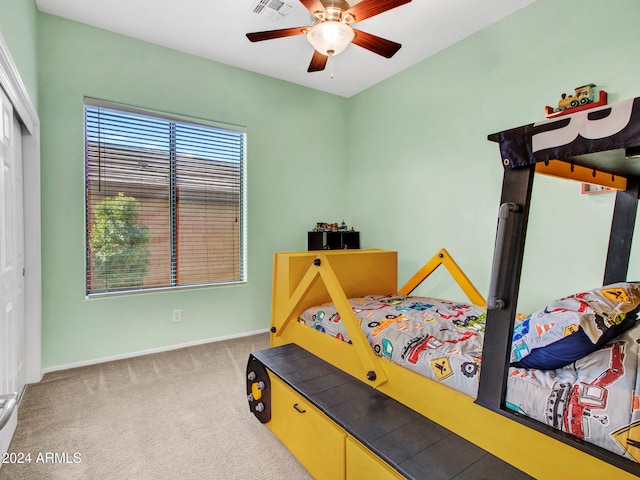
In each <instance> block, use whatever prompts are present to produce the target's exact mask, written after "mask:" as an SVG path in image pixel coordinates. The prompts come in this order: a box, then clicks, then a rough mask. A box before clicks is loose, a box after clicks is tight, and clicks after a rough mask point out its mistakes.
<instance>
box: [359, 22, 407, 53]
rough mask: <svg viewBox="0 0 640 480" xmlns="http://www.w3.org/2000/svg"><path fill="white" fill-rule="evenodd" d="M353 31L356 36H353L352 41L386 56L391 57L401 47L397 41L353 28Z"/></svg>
mask: <svg viewBox="0 0 640 480" xmlns="http://www.w3.org/2000/svg"><path fill="white" fill-rule="evenodd" d="M353 31H354V32H355V33H356V36H355V37H354V38H353V40H352V43H355V44H356V45H358V46H359V47H362V48H366V49H367V50H369V51H371V52H373V53H377V54H378V55H382V56H383V57H386V58H391V57H393V56H394V55H395V54H396V52H397V51H398V50H400V47H402V45H401V44H399V43H396V42H392V41H391V40H387V39H385V38H382V37H378V36H376V35H372V34H370V33H367V32H363V31H362V30H356V29H355V28H354V29H353Z"/></svg>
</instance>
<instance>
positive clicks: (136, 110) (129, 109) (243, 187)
mask: <svg viewBox="0 0 640 480" xmlns="http://www.w3.org/2000/svg"><path fill="white" fill-rule="evenodd" d="M87 107H94V108H95V107H97V108H107V109H111V110H117V111H119V112H122V113H125V114H126V113H130V114H134V115H143V116H148V117H152V118H154V119H160V120H166V121H169V122H176V123H185V124H192V125H196V126H198V127H211V128H214V129H217V130H223V131H229V132H232V133H234V134H240V135H241V137H242V147H241V150H242V155H241V158H240V159H239V170H240V173H239V180H240V181H239V188H240V194H239V202H240V206H239V214H240V219H239V235H238V241H239V242H238V246H239V252H238V253H237V257H236V260H237V263H238V267H239V275H238V277H239V278H238V279H237V280H227V281H216V282H202V283H194V284H184V285H161V286H148V287H144V286H138V287H132V288H118V289H112V290H106V291H104V290H96V291H91V290H90V278H89V277H90V265H91V260H90V255H89V251H90V248H89V241H90V238H89V232H90V223H89V222H90V217H89V215H90V199H89V176H88V155H87V138H88V137H87V125H86V123H87V122H86V115H87ZM82 111H83V148H84V150H85V151H84V162H83V167H84V175H83V177H84V195H85V208H84V212H85V213H84V245H85V248H84V251H85V262H84V265H85V269H84V270H85V272H84V284H85V296H86V298H93V297H103V296H113V295H129V294H141V293H152V292H158V291H174V290H183V289H192V288H206V287H219V286H234V285H245V284H247V283H248V262H247V252H248V245H247V129H246V127H245V126H240V125H235V124H229V123H222V122H216V121H212V120H206V119H202V118H196V117H190V116H186V115H179V114H173V113H166V112H160V111H157V110H152V109H148V108H141V107H137V106H131V105H125V104H122V103H117V102H112V101H106V100H100V99H96V98H93V97H84V101H83V108H82ZM174 126H175V124H174ZM173 146H175V145H173ZM171 155H173V156H175V152H172V153H171ZM174 173H175V172H174ZM170 183H171V186H170V191H169V197H175V194H176V192H175V187H176V186H175V182H170ZM168 217H169V223H170V227H169V231H170V236H171V235H172V234H173V233H172V232H175V231H177V230H178V228H177V220H175V219H174V220H172V217H173V212H172V210H171V209H170V210H169V212H168ZM172 222H173V223H172ZM175 254H176V251H175V250H174V248H173V246H172V248H171V253H170V255H171V265H170V269H171V273H170V276H171V277H173V271H174V270H175V268H176V265H178V260H177V258H175ZM174 260H175V262H174ZM171 282H172V283H173V279H172V280H171Z"/></svg>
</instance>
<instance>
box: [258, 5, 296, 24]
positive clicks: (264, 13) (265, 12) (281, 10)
mask: <svg viewBox="0 0 640 480" xmlns="http://www.w3.org/2000/svg"><path fill="white" fill-rule="evenodd" d="M292 8H293V6H292V5H291V4H289V3H285V2H283V1H281V0H256V1H255V2H254V3H253V5H252V6H251V10H250V11H252V12H253V13H255V14H256V15H260V16H261V17H265V18H267V19H269V20H271V21H272V22H279V21H280V20H282V19H283V18H285V17H286V16H287V15H289V12H291V9H292Z"/></svg>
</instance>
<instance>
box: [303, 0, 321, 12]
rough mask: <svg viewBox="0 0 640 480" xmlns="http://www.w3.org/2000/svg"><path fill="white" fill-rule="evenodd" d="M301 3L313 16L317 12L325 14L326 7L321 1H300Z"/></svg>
mask: <svg viewBox="0 0 640 480" xmlns="http://www.w3.org/2000/svg"><path fill="white" fill-rule="evenodd" d="M300 3H301V4H302V5H304V7H305V8H306V9H307V10H309V12H310V13H311V15H313V14H314V13H315V12H324V5H323V4H322V2H321V1H320V0H300Z"/></svg>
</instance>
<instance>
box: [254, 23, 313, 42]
mask: <svg viewBox="0 0 640 480" xmlns="http://www.w3.org/2000/svg"><path fill="white" fill-rule="evenodd" d="M309 28H311V27H294V28H282V29H280V30H267V31H266V32H253V33H247V38H248V39H249V40H251V41H252V42H261V41H262V40H272V39H274V38H282V37H292V36H294V35H302V34H303V33H306V31H307V30H309Z"/></svg>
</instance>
